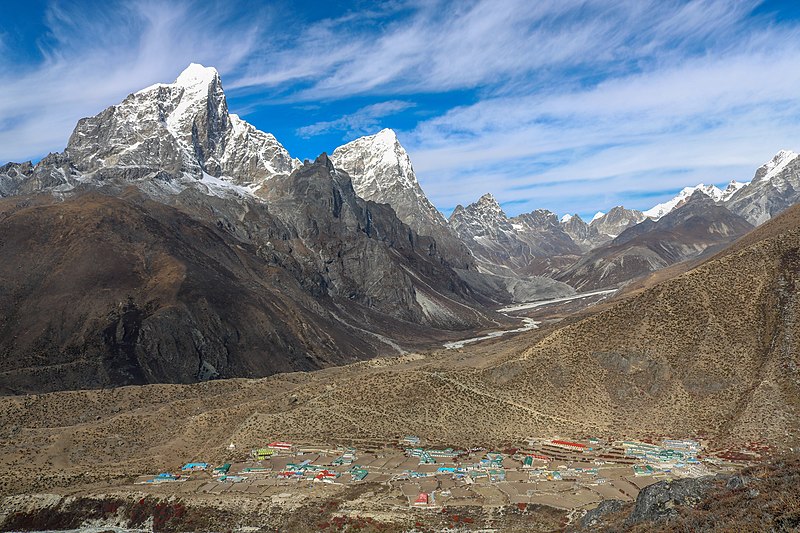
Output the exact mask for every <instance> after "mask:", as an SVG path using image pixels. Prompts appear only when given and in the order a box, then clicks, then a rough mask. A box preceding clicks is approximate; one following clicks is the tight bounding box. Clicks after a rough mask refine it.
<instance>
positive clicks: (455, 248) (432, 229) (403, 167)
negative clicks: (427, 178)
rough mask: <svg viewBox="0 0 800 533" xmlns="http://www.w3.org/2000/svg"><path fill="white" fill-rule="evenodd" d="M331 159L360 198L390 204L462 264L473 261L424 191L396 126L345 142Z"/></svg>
mask: <svg viewBox="0 0 800 533" xmlns="http://www.w3.org/2000/svg"><path fill="white" fill-rule="evenodd" d="M330 159H331V161H332V162H333V165H334V167H336V168H338V169H339V170H343V171H345V172H347V174H349V175H350V178H351V179H352V182H353V189H355V191H356V194H358V195H359V196H360V197H361V198H364V199H365V200H372V201H373V202H378V203H384V204H389V205H390V206H391V207H392V208H393V209H394V210H395V213H397V218H399V219H400V220H402V221H403V222H405V223H406V224H408V225H409V226H410V227H411V228H412V229H414V230H415V231H416V232H417V233H418V234H419V235H425V236H429V237H433V238H434V239H435V240H436V243H437V245H438V246H439V248H440V249H441V250H443V251H444V253H445V254H446V255H448V256H449V257H450V258H459V259H456V260H457V261H458V262H460V263H462V264H467V263H469V262H470V261H471V259H470V258H469V252H468V251H467V249H466V248H465V247H464V245H463V243H461V242H460V241H459V240H458V237H457V236H456V235H455V234H454V233H453V231H452V229H451V228H450V226H449V225H448V223H447V220H446V219H445V218H444V216H443V215H442V213H441V212H439V210H438V209H436V207H435V206H434V205H433V204H432V203H431V202H430V200H428V197H427V196H426V195H425V193H424V192H423V190H422V187H421V186H420V184H419V182H418V181H417V176H416V174H414V168H413V167H412V166H411V158H410V157H409V156H408V153H407V152H406V150H405V148H403V145H401V144H400V141H399V140H398V138H397V134H396V133H395V132H394V130H391V129H389V128H386V129H383V130H381V131H379V132H378V133H376V134H374V135H367V136H365V137H361V138H358V139H356V140H354V141H351V142H349V143H347V144H345V145H342V146H340V147H338V148H336V149H335V150H334V151H333V153H332V154H331V156H330Z"/></svg>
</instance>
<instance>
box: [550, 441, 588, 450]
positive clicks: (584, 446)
mask: <svg viewBox="0 0 800 533" xmlns="http://www.w3.org/2000/svg"><path fill="white" fill-rule="evenodd" d="M553 444H557V445H559V446H575V447H576V448H586V445H585V444H581V443H579V442H570V441H568V440H554V441H553Z"/></svg>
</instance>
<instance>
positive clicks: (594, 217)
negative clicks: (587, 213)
mask: <svg viewBox="0 0 800 533" xmlns="http://www.w3.org/2000/svg"><path fill="white" fill-rule="evenodd" d="M604 216H606V214H605V213H603V212H602V211H598V212H597V213H595V214H594V216H593V217H592V220H590V221H589V222H594V221H595V220H597V219H598V218H601V217H604Z"/></svg>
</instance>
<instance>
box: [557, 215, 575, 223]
mask: <svg viewBox="0 0 800 533" xmlns="http://www.w3.org/2000/svg"><path fill="white" fill-rule="evenodd" d="M571 219H572V215H570V214H569V213H567V214H566V215H564V216H562V217H561V219H560V222H561V223H562V224H566V223H567V222H569V221H570V220H571Z"/></svg>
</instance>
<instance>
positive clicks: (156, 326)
mask: <svg viewBox="0 0 800 533" xmlns="http://www.w3.org/2000/svg"><path fill="white" fill-rule="evenodd" d="M0 197H2V199H1V200H0V278H1V279H3V280H4V283H3V289H2V290H0V317H2V318H0V361H2V363H3V368H4V370H3V372H1V373H0V390H2V391H6V392H12V393H13V392H29V391H43V390H56V389H63V388H86V387H103V386H106V385H123V384H138V383H151V382H178V383H184V382H192V381H202V380H206V379H210V378H214V377H233V376H263V375H268V374H271V373H274V372H282V371H292V370H310V369H315V368H321V367H324V366H328V365H332V364H341V363H344V362H348V361H353V360H358V359H365V358H370V357H374V356H376V355H380V354H383V353H402V352H404V351H405V350H408V349H416V348H418V347H423V346H431V345H435V344H437V343H440V342H442V341H443V340H445V339H449V338H453V336H454V335H456V334H454V333H453V332H454V331H455V332H457V331H473V330H483V329H488V328H497V327H504V326H507V325H511V324H515V323H516V322H515V321H514V320H512V319H510V318H509V317H507V316H505V315H503V314H500V313H496V312H494V311H492V309H493V308H495V306H497V305H499V304H502V303H510V302H519V301H530V300H537V299H544V298H551V297H559V296H564V295H568V294H572V293H574V292H575V290H576V289H578V290H588V289H593V288H603V287H609V286H619V285H621V284H624V283H626V282H628V281H630V280H632V279H635V278H638V277H641V276H643V275H645V274H647V273H649V272H652V271H654V270H657V269H660V268H663V267H665V266H668V265H671V264H674V263H676V262H680V261H684V260H687V259H692V258H696V257H700V256H702V255H703V254H709V253H711V252H714V251H717V250H720V249H722V248H723V247H724V246H726V245H728V244H729V243H730V242H732V241H733V240H735V239H736V238H737V237H739V236H741V235H743V234H745V233H747V232H748V231H750V230H751V229H752V228H753V227H754V226H757V225H759V224H761V223H763V222H764V221H766V220H769V219H771V218H772V217H774V216H775V215H777V214H778V213H780V212H781V211H783V210H784V209H786V208H787V207H789V206H791V205H793V204H795V203H797V202H798V200H800V158H798V156H797V154H795V153H793V152H788V151H782V152H780V153H779V154H777V155H776V156H775V157H774V158H773V159H772V160H771V161H769V162H768V163H766V164H765V165H764V166H762V167H761V168H759V169H758V171H757V172H756V174H755V177H754V178H753V180H752V181H751V182H749V183H747V184H740V183H735V182H732V183H731V184H730V185H729V186H728V188H727V189H726V190H725V191H721V190H720V189H718V188H716V187H714V186H705V185H702V184H701V185H698V186H696V187H688V188H686V189H684V190H683V191H681V193H679V194H678V196H676V198H674V199H673V200H671V201H669V202H666V203H663V204H659V205H658V206H655V207H654V208H652V209H650V210H647V211H645V212H640V211H636V210H631V209H625V208H624V207H622V206H618V207H614V208H613V209H611V210H610V211H609V212H608V213H605V214H599V216H597V217H595V218H594V219H593V220H591V221H590V222H589V223H586V222H584V221H583V220H582V219H581V218H580V217H579V216H577V215H573V216H565V217H562V218H561V219H559V218H558V217H557V215H556V214H554V213H552V212H550V211H547V210H542V209H539V210H535V211H532V212H531V213H525V214H522V215H518V216H516V217H508V216H507V215H506V214H505V213H504V212H503V210H502V208H501V207H500V205H499V204H498V202H497V201H496V200H495V199H494V197H493V196H492V195H491V194H486V195H484V196H483V197H481V198H480V199H479V200H478V201H476V202H475V203H473V204H470V205H467V206H466V207H463V206H458V207H456V209H455V210H454V211H453V213H452V214H451V216H450V218H449V220H446V219H445V218H444V217H443V216H442V215H441V213H440V212H439V211H438V210H437V209H436V208H435V207H434V206H433V204H432V203H431V202H430V201H429V199H428V198H427V197H426V196H425V193H424V192H423V190H422V188H421V187H420V185H419V183H418V181H417V179H416V176H415V174H414V170H413V167H412V164H411V160H410V158H409V156H408V154H407V153H406V151H405V150H404V148H403V147H402V146H401V144H400V143H399V141H398V139H397V137H396V135H395V134H394V132H393V131H391V130H382V131H380V132H378V133H377V134H375V135H370V136H367V137H362V138H360V139H357V140H355V141H352V142H350V143H347V144H345V145H344V146H341V147H339V148H337V149H336V150H334V151H333V153H332V154H331V155H330V157H329V156H327V155H326V154H322V155H320V157H318V158H317V159H316V160H315V161H305V162H301V161H299V160H298V159H295V158H293V157H291V155H290V154H289V153H288V151H287V150H286V149H285V148H284V147H283V146H282V145H281V144H280V142H278V140H277V139H276V138H275V137H274V136H273V135H271V134H269V133H265V132H262V131H259V130H257V129H256V128H255V127H253V126H252V125H250V124H248V123H247V122H245V121H244V120H242V119H241V118H239V117H238V116H237V115H234V114H231V113H229V112H228V107H227V101H226V97H225V94H224V91H223V88H222V82H221V80H220V77H219V75H218V74H217V72H216V70H214V69H213V68H206V67H203V66H201V65H196V64H192V65H190V66H189V67H188V68H187V69H186V70H185V71H184V72H182V73H181V74H180V76H178V78H177V79H176V80H175V82H173V83H169V84H156V85H152V86H150V87H147V88H145V89H143V90H141V91H138V92H136V93H134V94H131V95H129V96H128V97H127V98H126V99H125V100H124V101H123V102H121V103H120V104H118V105H115V106H111V107H109V108H108V109H106V110H104V111H102V112H101V113H99V114H98V115H96V116H94V117H89V118H84V119H82V120H80V121H79V122H78V124H77V126H76V127H75V130H74V132H73V134H72V135H71V137H70V138H69V141H68V143H67V146H66V149H65V150H64V151H63V152H61V153H55V154H50V155H48V156H47V157H45V158H43V159H42V160H41V161H40V162H39V163H37V164H35V165H34V164H32V163H30V162H27V163H8V164H5V165H4V166H2V167H0Z"/></svg>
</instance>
